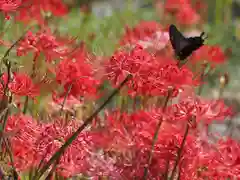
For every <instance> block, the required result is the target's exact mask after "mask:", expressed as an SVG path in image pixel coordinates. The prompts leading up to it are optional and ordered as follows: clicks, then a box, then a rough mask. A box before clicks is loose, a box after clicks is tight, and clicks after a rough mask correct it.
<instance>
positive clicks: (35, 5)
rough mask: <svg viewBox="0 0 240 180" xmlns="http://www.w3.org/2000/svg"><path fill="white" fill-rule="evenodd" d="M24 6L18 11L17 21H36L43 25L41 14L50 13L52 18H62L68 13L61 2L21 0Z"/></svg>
mask: <svg viewBox="0 0 240 180" xmlns="http://www.w3.org/2000/svg"><path fill="white" fill-rule="evenodd" d="M22 2H23V3H24V4H26V6H23V7H21V8H20V9H19V11H18V16H17V17H16V18H17V20H20V21H24V22H29V21H33V20H36V21H37V22H38V23H39V24H40V25H43V24H44V23H45V22H44V17H43V13H42V12H45V13H47V12H51V13H52V14H53V15H54V16H60V17H61V16H64V15H66V14H67V13H68V9H67V6H66V5H65V4H64V3H63V2H62V0H22Z"/></svg>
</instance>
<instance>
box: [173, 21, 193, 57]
mask: <svg viewBox="0 0 240 180" xmlns="http://www.w3.org/2000/svg"><path fill="white" fill-rule="evenodd" d="M169 35H170V42H171V44H172V47H173V49H174V51H175V53H176V55H177V56H179V55H180V53H181V51H182V50H183V49H184V48H185V47H186V46H188V45H189V44H190V42H189V41H188V39H187V38H185V37H184V36H183V35H182V33H181V32H179V31H178V29H177V28H176V26H174V25H173V24H172V25H170V27H169Z"/></svg>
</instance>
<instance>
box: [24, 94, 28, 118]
mask: <svg viewBox="0 0 240 180" xmlns="http://www.w3.org/2000/svg"><path fill="white" fill-rule="evenodd" d="M27 108H28V96H26V98H25V102H24V107H23V114H26V112H27Z"/></svg>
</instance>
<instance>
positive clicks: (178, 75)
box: [106, 45, 197, 96]
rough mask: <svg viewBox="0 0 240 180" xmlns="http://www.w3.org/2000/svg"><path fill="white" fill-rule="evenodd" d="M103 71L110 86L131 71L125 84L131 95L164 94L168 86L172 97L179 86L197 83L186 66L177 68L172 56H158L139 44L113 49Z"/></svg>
mask: <svg viewBox="0 0 240 180" xmlns="http://www.w3.org/2000/svg"><path fill="white" fill-rule="evenodd" d="M106 71H107V76H108V78H109V79H110V80H111V82H112V83H113V84H114V85H117V84H119V83H120V82H121V81H122V80H123V79H124V77H125V76H126V75H127V74H128V73H130V74H132V76H133V78H132V79H131V81H129V83H128V88H129V93H130V94H131V95H136V94H138V95H166V94H167V92H168V90H169V88H171V89H173V90H174V93H173V96H175V95H176V93H177V92H178V90H179V89H180V88H181V86H182V85H186V84H188V85H197V81H196V80H193V73H192V72H191V71H190V70H189V69H188V68H186V67H182V68H179V67H178V66H177V65H176V62H175V61H173V60H172V59H167V58H166V59H165V58H162V59H158V58H156V57H155V56H153V55H150V54H149V53H148V52H147V51H146V50H144V49H143V48H142V47H141V46H139V45H136V46H135V47H134V48H133V49H132V50H131V51H130V52H126V51H117V52H116V53H115V54H114V55H113V56H112V58H111V59H110V61H109V62H107V65H106Z"/></svg>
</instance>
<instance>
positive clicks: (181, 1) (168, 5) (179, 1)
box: [165, 0, 190, 12]
mask: <svg viewBox="0 0 240 180" xmlns="http://www.w3.org/2000/svg"><path fill="white" fill-rule="evenodd" d="M189 4H190V2H189V0H166V2H165V9H166V10H167V11H168V12H175V11H179V10H181V9H182V8H183V7H184V6H186V5H189Z"/></svg>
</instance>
